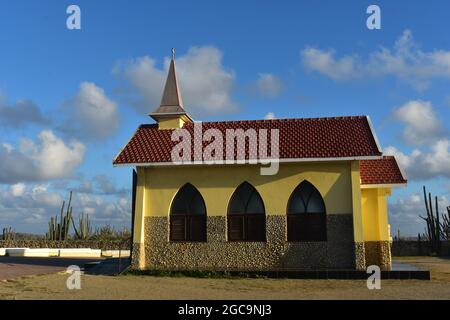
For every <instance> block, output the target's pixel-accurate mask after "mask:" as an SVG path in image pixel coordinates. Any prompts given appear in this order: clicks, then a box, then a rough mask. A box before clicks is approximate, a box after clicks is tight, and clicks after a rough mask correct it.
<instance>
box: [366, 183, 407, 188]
mask: <svg viewBox="0 0 450 320" xmlns="http://www.w3.org/2000/svg"><path fill="white" fill-rule="evenodd" d="M406 185H407V183H384V184H362V185H361V189H376V188H392V187H406Z"/></svg>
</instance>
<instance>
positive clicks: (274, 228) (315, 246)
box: [133, 214, 364, 270]
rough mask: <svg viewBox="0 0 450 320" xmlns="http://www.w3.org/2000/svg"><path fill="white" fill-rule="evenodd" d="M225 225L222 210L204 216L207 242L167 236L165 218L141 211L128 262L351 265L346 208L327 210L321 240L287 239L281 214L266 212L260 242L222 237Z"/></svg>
mask: <svg viewBox="0 0 450 320" xmlns="http://www.w3.org/2000/svg"><path fill="white" fill-rule="evenodd" d="M226 228H227V226H226V216H209V217H208V218H207V242H205V243H189V242H185V243H180V242H169V240H168V239H169V226H168V218H167V217H147V218H145V245H144V246H142V245H140V244H135V245H134V250H133V267H134V268H141V269H142V268H145V269H164V270H193V269H195V270H279V269H289V268H296V269H325V268H335V269H349V268H350V269H353V268H355V243H354V241H353V219H352V215H351V214H331V215H327V238H328V241H327V242H304V243H300V242H297V243H294V242H287V241H286V215H268V216H267V219H266V235H267V241H266V242H228V241H227V240H226V235H227V230H226ZM363 247H364V246H363ZM144 248H145V249H144ZM143 251H145V252H143ZM141 255H142V256H141ZM140 258H141V259H140ZM363 259H364V255H363Z"/></svg>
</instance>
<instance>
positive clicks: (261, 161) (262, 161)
mask: <svg viewBox="0 0 450 320" xmlns="http://www.w3.org/2000/svg"><path fill="white" fill-rule="evenodd" d="M382 158H383V156H361V157H343V158H286V159H251V160H253V161H255V160H256V161H257V162H258V163H259V164H269V163H270V162H280V163H295V162H326V161H333V162H334V161H354V160H378V159H382ZM232 161H234V162H233V163H227V160H226V159H224V160H221V163H218V164H220V165H227V164H241V165H242V164H245V165H246V164H249V161H250V160H249V159H245V163H237V161H238V160H236V159H233V160H232ZM258 163H257V164H258ZM184 165H187V166H189V165H210V164H209V162H207V161H187V162H183V163H181V164H179V163H174V162H169V161H167V162H142V163H118V164H114V163H113V166H114V167H152V166H155V167H157V166H168V167H169V166H184Z"/></svg>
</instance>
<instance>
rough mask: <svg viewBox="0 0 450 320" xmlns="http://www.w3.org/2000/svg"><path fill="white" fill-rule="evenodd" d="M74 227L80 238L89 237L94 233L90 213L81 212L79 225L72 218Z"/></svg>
mask: <svg viewBox="0 0 450 320" xmlns="http://www.w3.org/2000/svg"><path fill="white" fill-rule="evenodd" d="M72 224H73V229H74V230H75V235H76V237H77V239H79V240H86V239H89V238H90V237H91V235H92V227H91V222H90V221H89V215H88V214H86V216H85V215H84V213H82V214H81V217H79V218H78V227H79V229H77V227H76V226H75V222H74V221H73V219H72Z"/></svg>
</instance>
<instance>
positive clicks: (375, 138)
mask: <svg viewBox="0 0 450 320" xmlns="http://www.w3.org/2000/svg"><path fill="white" fill-rule="evenodd" d="M366 119H367V122H368V123H369V128H370V131H371V132H372V136H373V138H374V140H375V143H376V145H377V148H378V151H379V152H380V153H383V150H381V146H380V141H379V140H378V137H377V134H376V133H375V130H374V129H373V125H372V120H370V117H369V116H366Z"/></svg>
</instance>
